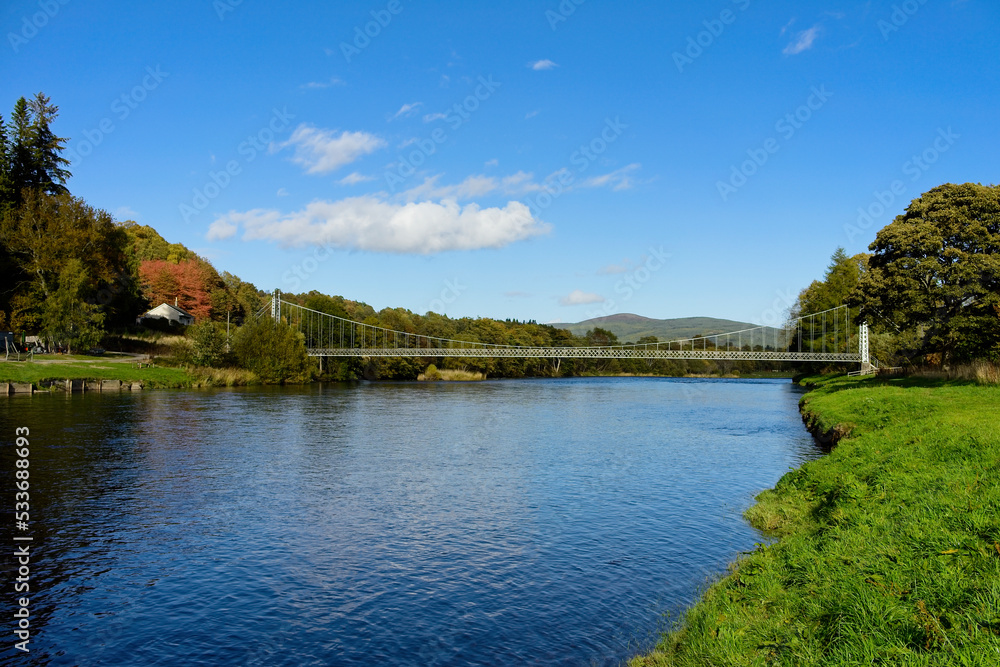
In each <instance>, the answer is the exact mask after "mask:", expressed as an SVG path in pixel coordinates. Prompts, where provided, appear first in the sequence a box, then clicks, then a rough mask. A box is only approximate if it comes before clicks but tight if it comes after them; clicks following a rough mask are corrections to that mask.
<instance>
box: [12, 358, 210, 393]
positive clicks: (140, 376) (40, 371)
mask: <svg viewBox="0 0 1000 667" xmlns="http://www.w3.org/2000/svg"><path fill="white" fill-rule="evenodd" d="M81 359H87V360H89V361H83V360H74V359H73V358H68V359H67V358H60V359H59V360H58V361H54V362H49V363H40V362H37V361H19V362H17V361H0V382H32V383H34V384H35V386H36V387H37V386H38V383H39V382H42V381H45V380H65V379H71V380H122V381H126V382H142V383H143V385H144V386H147V387H186V386H190V385H191V383H192V377H191V375H190V374H188V373H187V372H186V371H184V370H183V369H180V368H159V367H153V368H135V367H134V366H133V365H132V364H131V363H128V362H124V361H112V360H108V361H94V359H95V357H82V358H81Z"/></svg>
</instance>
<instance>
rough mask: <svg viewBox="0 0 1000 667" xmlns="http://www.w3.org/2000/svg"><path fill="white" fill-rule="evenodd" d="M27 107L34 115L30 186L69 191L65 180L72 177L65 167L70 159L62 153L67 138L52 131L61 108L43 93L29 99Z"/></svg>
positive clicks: (52, 191)
mask: <svg viewBox="0 0 1000 667" xmlns="http://www.w3.org/2000/svg"><path fill="white" fill-rule="evenodd" d="M28 108H29V109H30V111H31V114H32V122H31V131H30V135H29V136H30V141H31V143H30V145H29V154H30V155H31V170H30V178H31V180H30V182H29V183H28V187H35V188H41V189H42V190H44V191H45V192H47V193H49V194H52V195H62V194H68V193H69V189H68V188H67V187H66V179H67V178H69V177H70V173H69V171H67V170H66V169H64V167H65V166H66V165H68V164H69V160H67V159H66V158H64V157H62V155H60V153H61V152H62V150H63V149H64V148H65V147H66V141H67V140H66V138H64V137H57V136H56V135H55V133H54V132H53V131H52V123H53V122H54V121H55V119H56V117H57V116H58V115H59V107H57V106H56V105H54V104H52V100H51V99H50V98H49V97H47V96H46V95H45V94H44V93H41V92H40V93H38V94H37V95H35V97H34V99H32V100H31V101H30V102H28Z"/></svg>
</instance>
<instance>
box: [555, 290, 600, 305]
mask: <svg viewBox="0 0 1000 667" xmlns="http://www.w3.org/2000/svg"><path fill="white" fill-rule="evenodd" d="M588 303H604V297H603V296H601V295H600V294H593V293H591V292H584V291H583V290H578V289H575V290H573V291H572V292H570V293H569V295H567V296H564V297H560V298H559V305H560V306H583V305H586V304H588Z"/></svg>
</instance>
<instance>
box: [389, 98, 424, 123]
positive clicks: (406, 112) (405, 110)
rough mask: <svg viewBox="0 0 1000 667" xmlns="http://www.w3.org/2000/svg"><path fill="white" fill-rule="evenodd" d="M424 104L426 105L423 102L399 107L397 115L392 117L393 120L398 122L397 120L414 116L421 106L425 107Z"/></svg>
mask: <svg viewBox="0 0 1000 667" xmlns="http://www.w3.org/2000/svg"><path fill="white" fill-rule="evenodd" d="M423 104H424V103H423V102H414V103H413V104H404V105H403V106H401V107H399V111H397V112H396V115H394V116H393V117H392V120H396V119H397V118H400V117H401V116H412V115H413V114H414V113H416V111H417V109H419V108H420V107H421V106H423Z"/></svg>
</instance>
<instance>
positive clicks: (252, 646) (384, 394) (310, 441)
mask: <svg viewBox="0 0 1000 667" xmlns="http://www.w3.org/2000/svg"><path fill="white" fill-rule="evenodd" d="M797 399H798V392H797V390H796V389H795V388H794V386H792V385H791V384H790V383H788V382H787V381H781V382H779V381H724V380H679V379H654V378H634V379H618V378H615V379H578V380H551V381H549V380H531V381H496V382H492V381H491V382H484V383H472V384H403V383H400V384H392V383H379V384H362V385H325V386H319V385H316V386H310V387H303V388H272V389H253V390H247V389H244V390H219V391H199V392H180V391H178V392H173V391H159V392H144V393H141V394H132V393H124V394H87V395H73V396H66V395H58V394H57V395H51V396H49V395H42V396H35V397H30V398H29V397H12V398H11V399H9V400H6V401H3V402H0V419H2V422H3V433H4V434H5V438H6V437H8V436H9V435H10V434H12V433H13V427H14V426H28V427H30V428H31V432H32V439H31V442H32V450H31V482H32V487H31V492H32V496H31V500H32V505H33V507H32V510H33V511H32V518H33V519H35V521H34V524H33V535H34V537H35V543H34V544H35V546H34V549H35V555H34V557H33V567H34V569H33V571H32V586H33V589H32V593H33V595H32V607H33V617H32V629H33V636H32V639H33V642H32V644H31V646H32V654H31V662H32V663H33V664H39V665H41V664H47V665H89V664H94V665H96V664H101V665H118V664H121V665H176V664H204V665H213V664H218V665H228V664H250V665H328V664H338V665H344V664H347V665H350V664H358V665H361V664H365V665H370V664H403V665H496V664H535V665H563V664H565V665H577V664H597V665H604V664H617V663H618V662H619V661H620V660H622V659H624V658H627V657H628V656H630V655H632V654H634V653H636V652H637V651H639V650H641V649H643V648H648V647H649V646H650V645H651V644H652V643H653V642H654V641H655V638H656V637H655V632H656V631H657V629H658V628H659V627H661V626H662V618H663V614H664V613H672V614H676V612H677V611H678V610H680V609H681V608H682V607H683V606H684V605H686V604H688V603H689V602H690V601H691V600H692V598H693V596H695V595H696V594H697V592H698V590H699V587H701V586H703V585H704V582H705V581H706V577H708V576H711V575H712V574H713V573H717V572H720V571H721V570H723V569H724V568H725V565H726V563H727V562H729V561H730V560H732V558H733V557H734V556H735V554H736V553H737V552H739V551H741V550H746V549H749V548H752V546H753V544H754V542H755V541H759V540H760V537H759V536H758V535H757V534H756V533H755V532H754V531H753V530H752V529H750V528H749V527H748V526H746V525H745V523H744V522H743V521H742V519H741V513H742V511H743V510H744V509H745V508H746V507H747V506H748V505H749V503H750V502H751V500H752V497H753V495H754V494H755V493H757V492H758V491H760V490H761V489H764V488H767V487H769V486H771V485H773V484H774V482H776V481H777V479H778V478H779V477H780V476H781V475H782V474H783V473H784V472H785V471H786V470H787V469H788V468H789V467H791V466H795V465H798V464H799V463H801V462H802V461H804V460H806V459H808V458H811V457H814V456H816V455H817V454H818V451H817V450H816V448H815V447H814V446H813V444H812V441H811V439H810V438H809V436H808V435H807V434H806V433H805V431H804V430H803V428H802V425H801V422H800V420H799V416H798V412H797V409H796V401H797ZM9 450H10V448H6V449H4V450H3V465H4V470H7V471H10V470H12V461H13V456H12V453H11V452H10V451H9ZM9 486H10V484H8V487H9ZM5 493H7V491H5ZM11 500H12V499H11ZM11 507H12V502H9V503H6V504H5V510H4V511H5V512H8V513H9V508H11ZM4 520H5V522H6V525H11V521H12V517H10V516H9V515H6V516H5V518H4ZM11 568H12V563H11V561H9V560H8V562H7V571H8V572H10V571H11ZM4 604H7V605H9V604H10V601H9V600H5V601H4ZM8 608H9V609H11V611H12V608H10V607H8ZM6 610H7V609H5V611H6ZM8 618H9V616H8ZM15 653H16V652H14V651H13V650H12V649H11V648H10V644H8V645H6V646H4V653H3V655H4V656H5V657H6V658H8V659H9V658H11V657H12V656H15Z"/></svg>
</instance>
